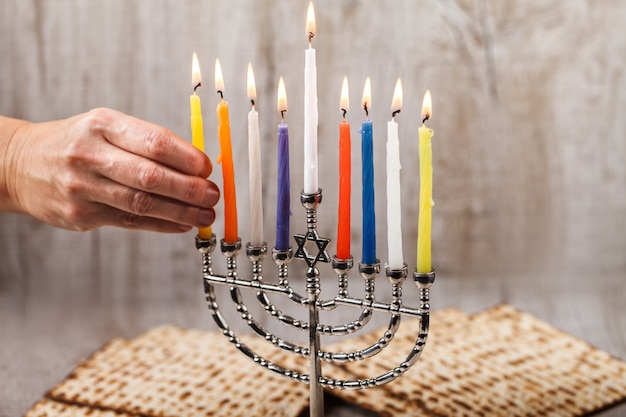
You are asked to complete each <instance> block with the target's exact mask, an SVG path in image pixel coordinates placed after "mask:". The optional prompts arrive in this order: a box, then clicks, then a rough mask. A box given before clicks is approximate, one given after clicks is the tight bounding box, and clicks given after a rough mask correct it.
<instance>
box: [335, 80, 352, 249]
mask: <svg viewBox="0 0 626 417" xmlns="http://www.w3.org/2000/svg"><path fill="white" fill-rule="evenodd" d="M348 102H349V100H348V77H343V85H342V86H341V102H340V108H341V111H342V112H343V121H342V122H341V123H339V224H338V226H337V259H349V258H350V171H351V166H350V123H348V122H347V121H346V113H347V111H348Z"/></svg>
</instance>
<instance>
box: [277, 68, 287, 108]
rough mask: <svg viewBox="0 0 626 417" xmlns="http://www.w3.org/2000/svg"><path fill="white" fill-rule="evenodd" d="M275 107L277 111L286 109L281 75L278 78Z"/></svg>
mask: <svg viewBox="0 0 626 417" xmlns="http://www.w3.org/2000/svg"><path fill="white" fill-rule="evenodd" d="M277 109H278V112H279V113H281V114H282V113H283V112H286V111H287V92H286V90H285V81H284V80H283V77H280V79H279V80H278V104H277Z"/></svg>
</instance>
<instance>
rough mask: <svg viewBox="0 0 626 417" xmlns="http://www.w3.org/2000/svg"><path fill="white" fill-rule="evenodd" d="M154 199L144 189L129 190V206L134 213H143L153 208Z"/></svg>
mask: <svg viewBox="0 0 626 417" xmlns="http://www.w3.org/2000/svg"><path fill="white" fill-rule="evenodd" d="M154 205H155V199H154V197H152V196H151V195H150V194H148V193H146V192H144V191H131V192H130V201H129V207H130V211H131V212H132V213H134V214H138V215H145V214H147V213H149V212H151V211H152V210H153V209H154Z"/></svg>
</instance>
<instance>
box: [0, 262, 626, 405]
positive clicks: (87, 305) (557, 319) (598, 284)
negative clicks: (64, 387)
mask: <svg viewBox="0 0 626 417" xmlns="http://www.w3.org/2000/svg"><path fill="white" fill-rule="evenodd" d="M592 278H593V279H590V277H588V276H576V275H575V274H569V275H567V276H565V275H562V274H555V275H545V274H544V275H542V274H528V275H520V276H504V277H502V276H500V277H497V276H493V277H484V276H457V277H454V276H446V275H445V274H443V273H439V274H438V277H437V282H436V283H435V285H434V287H433V290H432V296H433V298H432V303H431V305H432V307H433V309H437V308H443V307H457V308H461V309H463V310H465V311H468V312H476V311H479V310H482V309H485V308H488V307H491V306H493V305H495V304H498V303H502V302H507V303H510V304H512V305H514V306H515V307H517V308H519V309H521V310H524V311H527V312H530V313H532V314H534V315H536V316H538V317H539V318H541V319H543V320H546V321H547V322H549V323H551V324H552V325H554V326H556V327H558V328H560V329H562V330H565V331H567V332H569V333H571V334H573V335H575V336H578V337H580V338H582V339H584V340H586V341H588V342H589V343H591V344H592V345H594V346H596V347H598V348H600V349H602V350H605V351H607V352H608V353H610V354H612V355H614V356H616V357H619V358H622V359H624V358H626V297H625V295H626V294H625V292H626V291H625V290H624V287H625V286H624V278H625V277H624V274H623V273H621V272H620V271H617V272H614V273H606V274H600V275H595V276H593V277H592ZM16 282H19V280H16ZM383 284H386V282H383V281H382V280H381V281H379V289H380V288H382V287H384V285H383ZM295 285H298V283H295ZM332 287H334V284H333V285H332ZM411 290H414V288H405V296H406V297H414V296H415V294H416V291H411ZM355 292H356V291H355ZM218 295H219V294H218ZM223 296H226V294H223ZM226 302H227V299H226V298H225V302H224V304H226ZM227 314H231V317H233V316H234V314H233V313H232V312H231V313H227ZM260 316H262V315H260V314H256V317H260ZM266 316H268V315H266ZM377 319H378V318H377V317H375V319H374V322H375V321H376V320H377ZM381 319H384V317H382V318H381ZM164 323H171V324H175V325H180V326H185V327H195V328H204V329H215V328H216V327H215V325H214V324H213V323H212V320H211V319H210V317H209V314H208V312H207V310H206V305H205V302H204V294H203V291H202V288H201V283H200V280H199V279H197V280H194V278H193V277H189V278H181V280H180V285H179V286H172V285H170V286H162V285H150V286H149V287H148V288H146V289H145V291H134V292H119V291H117V290H112V289H110V288H107V287H106V285H105V284H103V282H102V281H100V280H90V279H85V282H84V283H83V285H78V286H77V285H76V283H75V282H74V281H68V282H65V281H64V280H59V281H58V282H55V283H54V285H53V286H49V285H48V286H45V285H43V284H42V285H41V287H38V286H31V287H29V288H25V287H24V286H23V285H22V284H15V283H14V285H8V286H7V285H6V281H5V287H4V288H0V335H1V336H0V337H1V340H2V342H1V343H0V381H3V383H1V384H0V416H1V417H9V416H10V417H13V416H18V415H22V414H23V413H24V412H25V411H26V410H27V409H28V408H29V407H30V406H31V405H32V404H33V403H34V402H36V401H37V400H38V399H40V398H41V397H42V396H43V395H44V394H45V392H46V391H47V390H48V389H50V388H51V387H53V386H54V385H55V384H57V383H58V382H60V381H61V380H62V379H63V378H64V377H65V376H66V375H67V374H68V373H69V372H70V371H71V370H72V369H73V368H74V366H75V365H76V364H77V362H78V361H80V360H81V359H82V358H85V357H87V356H88V355H89V354H90V353H92V352H94V351H95V350H97V349H98V348H99V347H101V346H102V345H103V344H104V343H106V342H107V341H108V340H110V339H111V338H113V337H118V336H122V337H134V336H136V335H138V334H139V333H141V332H143V331H145V330H147V329H149V328H151V327H153V326H156V325H160V324H164ZM380 323H381V324H382V321H381V322H380ZM271 326H272V324H271V323H270V324H268V327H269V328H270V330H272V327H271ZM274 331H275V330H274ZM9 381H10V382H9ZM331 415H335V416H342V415H363V416H367V415H370V416H371V415H372V414H371V413H366V412H362V411H358V410H354V409H353V408H351V407H350V406H346V405H343V406H341V405H337V406H334V407H332V409H331ZM600 415H602V416H621V415H626V405H625V404H622V405H618V406H616V407H613V408H610V409H608V410H605V411H602V412H601V413H600Z"/></svg>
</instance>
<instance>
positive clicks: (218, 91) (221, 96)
mask: <svg viewBox="0 0 626 417" xmlns="http://www.w3.org/2000/svg"><path fill="white" fill-rule="evenodd" d="M217 94H219V95H220V98H221V99H222V100H224V93H223V92H222V90H217Z"/></svg>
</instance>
